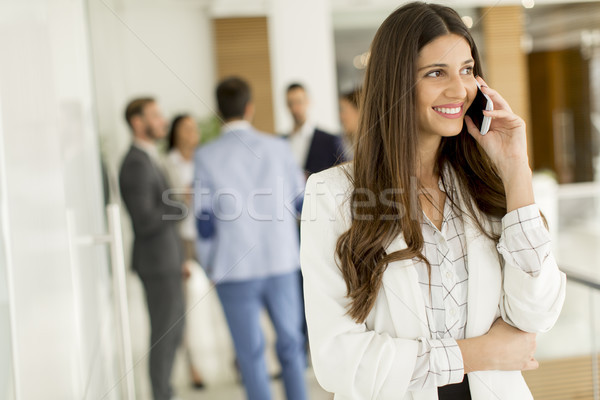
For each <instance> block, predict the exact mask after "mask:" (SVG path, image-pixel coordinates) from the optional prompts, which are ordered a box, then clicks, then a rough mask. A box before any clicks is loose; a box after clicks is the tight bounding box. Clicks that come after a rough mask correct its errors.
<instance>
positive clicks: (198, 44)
mask: <svg viewBox="0 0 600 400" xmlns="http://www.w3.org/2000/svg"><path fill="white" fill-rule="evenodd" d="M89 17H90V25H91V39H92V50H93V68H94V78H95V85H96V103H97V108H98V125H99V129H100V136H101V138H102V150H103V153H104V155H105V156H106V157H107V162H108V164H109V167H110V169H111V172H113V173H114V172H116V171H117V169H118V166H119V165H120V161H121V158H122V156H123V154H124V152H125V151H126V150H127V148H128V146H129V143H130V140H131V136H130V133H129V130H128V128H127V124H126V122H125V120H124V117H123V115H124V110H125V106H126V105H127V103H128V101H129V100H131V99H132V98H134V97H136V96H141V95H151V96H154V97H156V99H157V100H158V101H159V103H160V105H161V107H162V110H163V112H164V114H165V116H166V117H167V118H168V119H170V118H171V117H173V116H174V115H175V114H176V113H180V112H187V113H191V114H192V115H194V116H195V117H199V118H204V117H206V116H209V115H210V114H211V113H212V112H213V110H214V104H215V101H214V94H213V93H214V86H215V81H214V76H215V73H214V57H213V48H212V46H213V39H212V25H211V22H210V18H209V16H208V14H207V12H206V10H205V8H204V7H202V2H185V1H182V2H157V1H148V2H139V1H133V0H122V1H118V0H115V1H110V0H107V1H105V2H100V1H91V2H89Z"/></svg>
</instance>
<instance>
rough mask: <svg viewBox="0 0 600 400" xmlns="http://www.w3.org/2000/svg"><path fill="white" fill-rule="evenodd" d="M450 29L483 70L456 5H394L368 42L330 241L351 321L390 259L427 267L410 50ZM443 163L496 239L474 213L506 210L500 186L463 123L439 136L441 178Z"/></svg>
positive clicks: (371, 300) (361, 316) (365, 309)
mask: <svg viewBox="0 0 600 400" xmlns="http://www.w3.org/2000/svg"><path fill="white" fill-rule="evenodd" d="M450 33H453V34H456V35H459V36H461V37H463V38H464V39H465V40H466V41H467V42H468V44H469V45H470V47H471V54H472V57H473V60H474V61H475V65H474V73H475V74H476V75H483V74H482V71H481V64H480V59H479V53H478V51H477V47H476V46H475V42H474V41H473V38H472V37H471V35H470V33H469V31H468V29H467V27H466V26H465V25H464V23H463V22H462V20H461V18H460V16H459V15H458V14H457V13H456V11H454V10H452V9H451V8H448V7H444V6H441V5H436V4H425V3H420V2H418V3H410V4H407V5H405V6H403V7H401V8H399V9H397V10H396V11H394V12H393V13H392V14H391V15H390V16H389V17H388V18H387V19H386V20H385V21H384V22H383V24H382V25H381V27H380V28H379V30H378V31H377V33H376V35H375V38H374V39H373V42H372V44H371V50H370V51H371V55H370V59H369V62H368V66H367V69H366V74H365V79H364V84H363V89H362V96H361V106H360V117H359V129H358V138H357V141H356V143H355V147H354V154H355V156H354V164H353V173H352V174H351V173H350V172H351V171H346V174H347V175H348V179H350V181H351V183H352V186H353V188H354V190H353V192H352V194H351V196H350V197H349V200H350V201H351V204H352V207H351V213H352V223H351V226H350V229H349V230H348V231H346V232H345V233H343V234H342V235H341V236H340V237H339V239H338V241H337V246H336V256H337V261H338V265H339V267H340V269H341V271H342V274H343V276H344V280H345V282H346V287H347V295H348V297H349V298H350V300H351V303H350V307H349V310H348V314H349V315H350V316H351V317H352V318H353V319H354V320H355V321H357V322H364V321H365V319H366V318H367V315H368V314H369V312H370V311H371V309H372V308H373V306H374V304H375V300H376V298H377V295H378V293H379V291H380V289H381V286H382V278H383V273H384V272H385V270H386V268H387V266H388V264H389V263H390V262H393V261H399V260H404V259H412V258H417V259H420V260H423V261H424V262H425V263H426V264H427V266H428V268H429V269H430V265H429V262H428V261H427V260H426V259H425V257H424V256H423V254H422V250H423V235H422V233H421V220H422V209H421V205H420V202H419V193H418V190H417V186H418V184H419V183H418V182H417V181H416V176H417V137H418V131H417V118H416V113H417V108H416V90H415V87H416V82H417V73H416V70H417V57H418V54H419V51H420V50H421V49H422V48H423V47H424V46H425V45H427V44H428V43H430V42H431V41H433V40H434V39H436V38H437V37H440V36H443V35H447V34H450ZM445 166H448V167H450V169H452V170H454V173H455V176H456V181H457V182H456V183H457V190H460V193H461V194H462V197H463V198H464V199H465V200H466V201H465V202H464V204H461V206H462V209H463V210H464V211H466V213H467V215H470V216H474V219H475V221H476V223H477V226H478V227H479V229H480V230H481V231H482V232H483V233H484V234H485V235H486V236H488V237H490V238H492V239H494V240H498V236H497V235H494V234H493V233H492V232H491V231H489V229H487V230H486V228H485V227H484V224H483V222H482V220H483V219H482V218H477V217H476V216H477V215H480V214H479V211H481V212H483V213H484V214H485V215H486V216H489V217H497V218H501V217H502V216H503V215H504V214H505V213H506V196H505V193H504V187H503V184H502V181H501V180H500V177H499V176H498V174H497V172H496V171H495V169H494V166H493V164H492V162H491V161H490V159H489V158H488V157H487V155H486V154H485V152H484V151H483V149H481V148H480V147H479V145H478V144H477V142H476V141H475V140H474V139H473V138H472V137H471V136H470V134H469V133H468V132H467V131H466V127H465V126H464V125H463V129H462V131H461V132H460V134H459V135H457V136H453V137H445V138H442V141H441V144H440V147H439V149H438V154H437V161H436V170H437V172H440V176H441V177H442V180H443V174H441V171H443V168H444V167H445ZM443 183H444V182H443ZM445 185H446V183H444V186H445ZM390 189H392V190H390ZM393 189H396V190H393ZM365 193H367V194H375V196H376V198H377V199H378V200H379V201H376V202H375V204H372V203H370V202H369V201H366V200H365V197H364V195H365ZM470 199H473V200H474V202H475V208H477V209H478V210H475V209H474V207H473V205H472V204H471V201H469V200H470ZM451 200H452V201H453V202H454V200H453V199H451ZM454 204H455V205H456V203H454ZM398 235H403V238H404V240H405V241H406V244H407V247H406V248H405V249H403V250H400V251H396V252H393V253H391V254H387V253H386V251H385V249H386V247H387V246H388V245H389V244H390V243H391V242H392V240H393V239H394V238H396V237H397V236H398Z"/></svg>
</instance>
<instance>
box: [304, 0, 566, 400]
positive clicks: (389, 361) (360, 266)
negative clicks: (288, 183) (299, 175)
mask: <svg viewBox="0 0 600 400" xmlns="http://www.w3.org/2000/svg"><path fill="white" fill-rule="evenodd" d="M370 51H371V55H370V59H369V63H368V66H367V69H366V75H365V80H364V84H363V88H362V101H361V106H360V117H359V129H358V136H357V139H356V140H357V141H358V142H359V143H358V145H356V146H355V154H354V161H353V162H351V163H347V164H343V165H341V166H337V167H334V168H331V169H328V170H325V171H323V172H321V173H318V174H313V175H311V177H310V178H309V180H308V182H307V186H306V192H305V199H304V209H303V215H302V238H301V246H302V247H301V264H302V272H303V276H304V288H305V302H306V319H307V323H308V333H309V339H310V345H311V355H312V362H313V366H314V370H315V374H316V376H317V379H318V381H319V383H320V384H321V385H322V386H323V387H324V388H325V389H326V390H327V391H329V392H333V393H335V394H336V396H335V398H336V399H438V398H439V399H471V398H472V399H475V400H480V399H496V398H500V399H511V400H515V399H531V398H532V396H531V393H530V391H529V389H528V387H527V385H526V383H525V381H524V379H523V377H522V375H521V372H520V371H523V370H528V369H534V368H537V366H538V363H537V361H536V360H535V358H534V351H535V343H536V339H535V338H536V333H538V332H545V331H548V330H549V329H550V328H551V327H552V326H553V325H554V323H555V322H556V320H557V318H558V315H559V313H560V310H561V308H562V304H563V302H564V296H565V275H564V274H563V273H561V272H560V271H559V269H558V267H557V264H556V262H555V259H554V257H553V255H552V253H551V246H550V236H549V233H548V231H547V229H546V227H545V223H544V221H543V218H542V216H541V214H540V212H539V209H538V207H537V206H536V205H535V202H534V198H533V189H532V184H531V177H532V174H531V170H530V168H529V164H528V159H527V147H526V143H527V141H526V129H525V123H524V122H523V120H522V119H521V118H520V117H518V116H517V115H515V114H514V113H513V112H512V110H511V109H510V106H509V105H508V104H507V102H506V101H505V100H504V99H503V98H502V96H501V95H500V94H499V93H498V92H497V91H495V90H493V89H491V88H489V87H487V85H486V84H485V82H484V80H483V79H481V76H482V75H483V74H482V71H481V63H480V60H479V54H478V51H477V48H476V46H475V43H474V41H473V38H472V37H471V35H470V34H469V31H468V29H467V27H466V26H465V25H464V24H463V22H462V20H461V18H460V16H459V15H458V14H457V13H456V12H455V11H454V10H452V9H450V8H448V7H444V6H441V5H435V4H424V3H410V4H407V5H405V6H403V7H401V8H399V9H397V10H396V11H394V12H393V13H392V14H391V15H390V16H389V17H388V18H387V19H386V20H385V21H384V22H383V24H382V25H381V27H380V28H379V30H378V32H377V34H376V35H375V38H374V39H373V43H372V45H371V50H370ZM476 80H477V81H479V82H480V84H481V85H483V92H484V93H485V94H487V95H488V96H489V97H490V98H491V99H492V100H493V103H494V108H495V110H494V111H491V112H485V115H487V116H489V117H492V122H491V126H490V129H489V132H488V133H487V134H486V135H485V136H484V135H481V133H480V132H479V130H478V128H477V127H476V125H475V124H474V123H473V120H472V119H471V118H470V117H469V116H466V115H465V113H466V111H467V110H468V109H469V107H470V105H471V104H472V103H473V100H474V98H475V96H476V94H477V86H476ZM465 374H466V375H465Z"/></svg>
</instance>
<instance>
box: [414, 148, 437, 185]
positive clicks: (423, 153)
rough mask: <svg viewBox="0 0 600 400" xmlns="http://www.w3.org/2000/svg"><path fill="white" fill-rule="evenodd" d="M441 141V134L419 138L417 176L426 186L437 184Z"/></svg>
mask: <svg viewBox="0 0 600 400" xmlns="http://www.w3.org/2000/svg"><path fill="white" fill-rule="evenodd" d="M440 142H441V138H440V137H439V136H433V137H428V138H420V140H419V148H418V152H417V153H418V164H417V174H418V176H417V178H418V179H419V181H420V182H421V184H423V185H424V186H430V185H435V186H437V180H438V171H436V163H437V153H438V149H439V147H440Z"/></svg>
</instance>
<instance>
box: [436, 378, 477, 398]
mask: <svg viewBox="0 0 600 400" xmlns="http://www.w3.org/2000/svg"><path fill="white" fill-rule="evenodd" d="M438 398H439V400H471V392H470V390H469V379H468V378H467V375H466V374H465V378H464V379H463V381H462V382H461V383H454V384H452V385H446V386H440V387H438Z"/></svg>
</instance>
